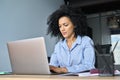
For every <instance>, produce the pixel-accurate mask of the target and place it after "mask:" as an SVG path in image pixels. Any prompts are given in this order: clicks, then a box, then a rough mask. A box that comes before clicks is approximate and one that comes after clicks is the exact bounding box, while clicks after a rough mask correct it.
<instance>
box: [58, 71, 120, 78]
mask: <svg viewBox="0 0 120 80" xmlns="http://www.w3.org/2000/svg"><path fill="white" fill-rule="evenodd" d="M114 74H115V75H120V71H119V70H115V73H114ZM60 75H63V76H79V77H89V76H98V75H99V72H98V69H92V70H90V72H80V73H66V74H60Z"/></svg>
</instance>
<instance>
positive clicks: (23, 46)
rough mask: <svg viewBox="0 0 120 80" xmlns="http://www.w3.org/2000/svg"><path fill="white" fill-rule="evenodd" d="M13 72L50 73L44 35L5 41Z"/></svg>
mask: <svg viewBox="0 0 120 80" xmlns="http://www.w3.org/2000/svg"><path fill="white" fill-rule="evenodd" d="M7 47H8V52H9V57H10V62H11V67H12V73H13V74H50V70H49V66H48V59H47V51H46V46H45V40H44V37H37V38H31V39H24V40H17V41H11V42H8V43H7Z"/></svg>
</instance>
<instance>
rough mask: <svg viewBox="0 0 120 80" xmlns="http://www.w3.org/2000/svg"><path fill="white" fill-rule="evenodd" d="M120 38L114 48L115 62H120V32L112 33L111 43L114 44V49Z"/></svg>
mask: <svg viewBox="0 0 120 80" xmlns="http://www.w3.org/2000/svg"><path fill="white" fill-rule="evenodd" d="M118 40H119V42H118V44H117V46H116V48H115V50H114V52H113V53H114V59H115V64H120V34H111V44H112V48H111V49H112V50H113V47H114V46H115V44H116V42H117V41H118Z"/></svg>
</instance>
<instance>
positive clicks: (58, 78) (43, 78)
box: [0, 75, 120, 80]
mask: <svg viewBox="0 0 120 80" xmlns="http://www.w3.org/2000/svg"><path fill="white" fill-rule="evenodd" d="M0 80H120V76H113V77H100V76H91V77H79V76H62V75H0Z"/></svg>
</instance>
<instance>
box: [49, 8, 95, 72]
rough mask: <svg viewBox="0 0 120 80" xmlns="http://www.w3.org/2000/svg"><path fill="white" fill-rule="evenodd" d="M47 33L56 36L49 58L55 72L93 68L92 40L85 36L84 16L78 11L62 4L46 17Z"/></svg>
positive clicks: (51, 67)
mask: <svg viewBox="0 0 120 80" xmlns="http://www.w3.org/2000/svg"><path fill="white" fill-rule="evenodd" d="M47 23H48V25H49V27H48V34H51V36H55V37H58V39H60V41H59V42H58V43H57V44H56V45H55V49H54V53H53V54H52V56H51V59H50V70H51V71H53V72H56V73H67V72H82V71H87V70H91V69H93V68H94V63H95V53H94V48H93V41H92V39H91V38H90V37H88V36H86V27H87V24H86V21H85V17H84V16H83V14H82V13H80V12H79V11H77V10H75V9H72V8H70V7H68V6H62V7H60V9H58V10H56V11H55V12H54V13H52V14H51V15H50V17H49V18H48V22H47Z"/></svg>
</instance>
